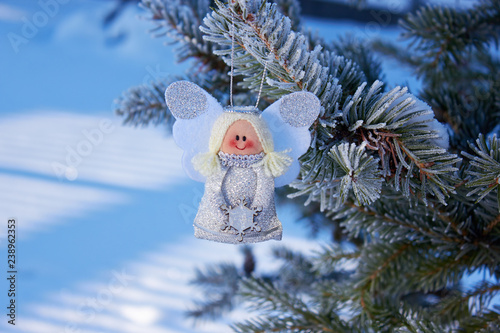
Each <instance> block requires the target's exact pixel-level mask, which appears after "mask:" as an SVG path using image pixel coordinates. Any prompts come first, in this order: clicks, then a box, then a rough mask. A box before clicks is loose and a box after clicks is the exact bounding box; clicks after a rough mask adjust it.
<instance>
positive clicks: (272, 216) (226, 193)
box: [165, 81, 320, 244]
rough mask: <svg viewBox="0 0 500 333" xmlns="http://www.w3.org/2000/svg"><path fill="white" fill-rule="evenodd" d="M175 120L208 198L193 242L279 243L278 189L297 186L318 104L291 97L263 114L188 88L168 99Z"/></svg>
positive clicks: (189, 165)
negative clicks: (272, 241)
mask: <svg viewBox="0 0 500 333" xmlns="http://www.w3.org/2000/svg"><path fill="white" fill-rule="evenodd" d="M165 99H166V101H167V105H168V107H169V109H170V111H171V112H172V114H173V115H174V117H175V118H176V122H175V124H174V128H173V136H174V140H175V141H176V143H177V144H178V145H179V146H180V147H181V148H182V149H183V150H184V155H183V166H184V169H185V170H186V172H187V174H188V175H189V176H190V177H191V178H192V179H194V180H198V181H202V182H205V193H204V195H203V198H202V200H201V203H200V206H199V209H198V213H197V215H196V217H195V220H194V230H195V236H196V237H198V238H203V239H208V240H212V241H217V242H223V243H234V244H238V243H255V242H262V241H266V240H269V239H276V240H280V239H281V234H282V226H281V222H280V221H279V219H278V217H277V215H276V209H275V203H274V188H275V186H276V187H278V186H283V185H286V184H288V183H290V182H291V181H292V180H294V179H295V178H296V177H297V175H298V173H299V170H300V166H299V163H298V157H299V156H301V155H302V154H304V153H305V152H306V150H307V148H308V147H309V145H310V141H311V136H310V133H309V130H308V128H309V127H310V126H311V124H312V123H313V122H314V120H315V119H316V118H317V117H318V114H319V111H320V102H319V100H318V98H317V97H316V96H315V95H314V94H312V93H309V92H295V93H291V94H289V95H286V96H284V97H282V98H281V99H279V100H278V101H276V102H275V103H273V104H272V105H271V106H269V107H268V108H267V109H266V110H264V111H263V112H262V113H261V112H260V111H259V110H258V109H256V108H254V107H227V108H225V109H224V108H222V106H221V105H220V104H219V103H218V102H217V100H216V99H215V98H214V97H212V96H211V95H210V94H209V93H207V92H206V91H205V90H203V89H202V88H200V87H199V86H197V85H196V84H194V83H191V82H188V81H178V82H175V83H172V84H171V85H170V86H169V87H168V88H167V90H166V92H165Z"/></svg>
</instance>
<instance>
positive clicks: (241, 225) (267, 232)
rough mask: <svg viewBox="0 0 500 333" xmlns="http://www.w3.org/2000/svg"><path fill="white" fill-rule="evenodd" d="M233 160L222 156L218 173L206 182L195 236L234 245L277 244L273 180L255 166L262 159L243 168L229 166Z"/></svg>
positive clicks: (280, 232) (278, 236)
mask: <svg viewBox="0 0 500 333" xmlns="http://www.w3.org/2000/svg"><path fill="white" fill-rule="evenodd" d="M227 155H229V154H227ZM258 155H261V154H258ZM248 156H250V155H248ZM254 156H256V155H254ZM232 158H233V157H232V156H230V157H229V158H225V157H224V156H223V157H222V158H221V164H222V169H221V171H220V172H218V173H216V174H214V175H212V176H210V177H208V178H207V182H206V184H205V193H204V195H203V198H202V200H201V203H200V207H199V209H198V213H197V215H196V218H195V221H194V229H195V236H196V237H197V238H203V239H208V240H212V241H216V242H221V243H233V244H240V243H256V242H263V241H266V240H269V239H276V240H280V239H281V235H282V227H281V222H280V221H279V220H278V217H277V216H276V208H275V203H274V178H272V177H268V176H266V174H265V172H264V167H263V166H262V165H259V164H258V163H256V162H257V161H259V160H260V159H262V156H261V157H260V158H256V161H253V163H248V165H246V166H243V167H240V166H228V160H231V159H232Z"/></svg>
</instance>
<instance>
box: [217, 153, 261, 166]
mask: <svg viewBox="0 0 500 333" xmlns="http://www.w3.org/2000/svg"><path fill="white" fill-rule="evenodd" d="M219 158H220V162H221V164H222V165H223V166H227V167H232V166H237V167H240V168H247V167H249V166H250V165H252V164H254V163H255V162H258V161H260V160H262V159H263V158H264V152H262V153H260V154H255V155H236V154H228V153H224V152H222V151H220V152H219Z"/></svg>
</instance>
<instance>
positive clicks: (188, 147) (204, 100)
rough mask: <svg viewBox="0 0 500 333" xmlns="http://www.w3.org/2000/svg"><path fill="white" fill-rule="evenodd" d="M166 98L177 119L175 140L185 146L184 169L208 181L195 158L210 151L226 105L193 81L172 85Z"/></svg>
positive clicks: (203, 180) (178, 82) (202, 180)
mask: <svg viewBox="0 0 500 333" xmlns="http://www.w3.org/2000/svg"><path fill="white" fill-rule="evenodd" d="M165 100H166V102H167V106H168V108H169V109H170V111H171V112H172V115H173V116H174V117H175V119H176V120H175V123H174V127H173V130H172V132H173V137H174V140H175V143H176V144H177V145H178V146H179V147H181V148H182V149H183V150H184V154H183V156H182V165H183V167H184V170H185V171H186V173H187V175H188V176H189V177H190V178H192V179H194V180H196V181H199V182H205V180H206V177H205V176H203V175H201V174H200V173H199V172H198V171H196V170H195V169H194V167H193V164H192V163H191V160H192V158H193V157H194V156H195V155H197V154H198V153H202V152H207V151H208V142H209V140H210V131H211V129H212V126H213V124H214V122H215V120H216V119H217V118H218V117H219V116H220V115H221V114H222V112H223V108H222V106H221V105H220V103H219V102H218V101H217V100H216V99H215V98H214V97H213V96H212V95H210V94H209V93H207V92H206V91H205V90H203V89H202V88H200V87H199V86H197V85H196V84H194V83H192V82H189V81H177V82H174V83H172V84H171V85H170V86H168V88H167V90H166V91H165Z"/></svg>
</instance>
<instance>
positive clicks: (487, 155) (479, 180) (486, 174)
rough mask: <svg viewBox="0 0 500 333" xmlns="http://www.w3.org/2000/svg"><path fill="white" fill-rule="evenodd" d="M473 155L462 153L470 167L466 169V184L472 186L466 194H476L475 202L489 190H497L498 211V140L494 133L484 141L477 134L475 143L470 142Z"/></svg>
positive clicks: (499, 163) (499, 167)
mask: <svg viewBox="0 0 500 333" xmlns="http://www.w3.org/2000/svg"><path fill="white" fill-rule="evenodd" d="M470 147H471V149H472V150H473V151H474V153H475V156H474V155H471V154H469V153H466V152H463V153H462V154H463V155H464V156H465V157H467V158H468V159H469V160H470V165H471V167H472V168H471V169H470V170H467V174H468V176H470V177H471V180H470V181H469V182H467V184H466V186H467V187H469V188H473V190H471V191H470V192H469V193H467V195H468V196H469V195H474V194H478V198H477V200H476V202H479V201H481V200H482V199H483V198H484V197H485V196H487V195H488V193H490V192H491V191H494V190H497V195H498V196H499V198H498V209H499V211H500V190H498V188H499V184H500V142H499V140H498V139H497V137H496V135H495V136H493V137H492V138H490V139H489V140H488V141H486V138H485V137H484V136H483V135H479V138H478V139H477V140H476V145H473V144H471V145H470Z"/></svg>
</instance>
